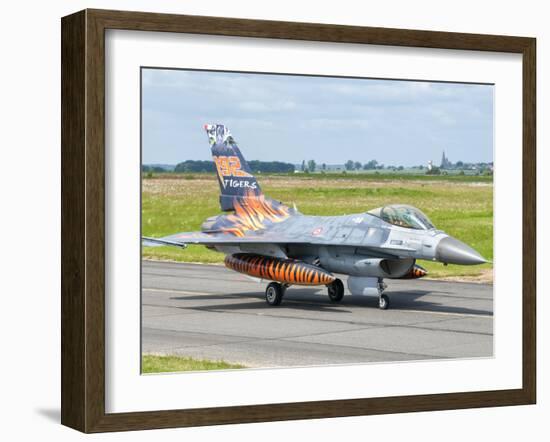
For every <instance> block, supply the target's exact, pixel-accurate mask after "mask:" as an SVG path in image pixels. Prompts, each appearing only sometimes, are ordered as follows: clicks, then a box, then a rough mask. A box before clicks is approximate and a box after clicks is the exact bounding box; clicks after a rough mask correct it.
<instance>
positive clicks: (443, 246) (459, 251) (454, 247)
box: [435, 236, 488, 265]
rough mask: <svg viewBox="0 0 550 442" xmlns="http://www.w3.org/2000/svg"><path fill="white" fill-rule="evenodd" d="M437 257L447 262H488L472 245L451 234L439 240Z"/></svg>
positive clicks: (467, 263) (436, 251)
mask: <svg viewBox="0 0 550 442" xmlns="http://www.w3.org/2000/svg"><path fill="white" fill-rule="evenodd" d="M435 258H436V259H437V260H438V261H440V262H443V263H446V264H460V265H477V264H484V263H486V262H488V261H487V260H486V259H485V258H484V257H483V256H481V255H480V254H479V253H478V252H476V251H475V250H474V249H472V248H471V247H470V246H468V245H466V244H464V243H463V242H461V241H459V240H458V239H455V238H453V237H451V236H447V237H445V238H443V239H442V240H441V241H439V243H438V244H437V246H436V249H435Z"/></svg>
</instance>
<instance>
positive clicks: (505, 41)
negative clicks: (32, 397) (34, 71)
mask: <svg viewBox="0 0 550 442" xmlns="http://www.w3.org/2000/svg"><path fill="white" fill-rule="evenodd" d="M106 29H123V30H139V31H160V32H174V33H192V34H209V35H220V36H240V37H261V38H272V39H290V40H303V41H321V42H335V43H358V44H376V45H390V46H404V47H418V48H440V49H457V50H475V51H494V52H506V53H517V54H521V55H522V64H523V165H522V167H523V295H522V296H523V313H522V314H523V318H522V320H523V337H522V342H523V350H522V351H523V356H522V358H523V359H522V367H523V383H522V387H521V388H518V389H512V390H496V391H476V392H456V393H446V394H428V395H415V396H399V397H380V398H364V399H348V400H331V401H316V402H292V403H282V404H270V405H247V406H231V407H219V408H201V409H188V410H170V411H147V412H135V413H115V414H108V413H106V412H105V388H106V387H105V265H104V263H105V192H106V189H105V76H104V74H105V30H106ZM61 49H62V131H61V132H62V181H61V183H62V201H61V202H62V274H61V276H62V304H61V317H62V336H61V347H62V395H61V396H62V408H61V421H62V424H64V425H67V426H69V427H72V428H75V429H77V430H80V431H83V432H103V431H122V430H141V429H151V428H168V427H184V426H198V425H216V424H230V423H244V422H263V421H279V420H289V419H312V418H326V417H339V416H357V415H369V414H382V413H403V412H412V411H430V410H447V409H460V408H472V407H492V406H505V405H520V404H533V403H535V400H536V322H535V321H536V304H535V290H536V187H535V186H536V151H535V147H536V144H535V133H536V130H535V115H536V105H535V86H536V81H535V80H536V78H535V53H536V41H535V39H533V38H525V37H511V36H496V35H477V34H459V33H450V32H432V31H417V30H405V29H384V28H369V27H357V26H340V25H326V24H312V23H294V22H277V21H263V20H241V19H232V18H217V17H200V16H186V15H169V14H154V13H141V12H122V11H106V10H84V11H80V12H78V13H75V14H73V15H69V16H67V17H64V18H63V19H62V48H61Z"/></svg>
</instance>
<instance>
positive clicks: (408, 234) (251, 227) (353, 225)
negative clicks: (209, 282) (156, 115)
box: [143, 124, 487, 310]
mask: <svg viewBox="0 0 550 442" xmlns="http://www.w3.org/2000/svg"><path fill="white" fill-rule="evenodd" d="M204 129H205V130H206V133H207V135H208V141H209V143H210V147H211V150H212V157H213V159H214V163H215V165H216V170H217V177H218V182H219V185H220V191H221V193H220V206H221V210H222V211H223V212H229V213H226V214H221V215H217V216H213V217H211V218H208V219H206V221H204V223H203V224H202V227H201V231H200V232H182V233H176V234H174V235H170V236H166V237H163V238H148V237H144V238H143V244H144V245H149V246H152V245H169V246H175V247H181V248H185V247H186V246H187V245H188V244H202V245H204V246H206V247H208V248H210V249H214V250H217V251H218V252H221V253H224V254H225V260H224V263H225V265H226V266H227V267H228V268H230V269H232V270H235V271H237V272H240V273H243V274H246V275H249V276H251V277H254V278H258V279H260V280H265V281H269V283H268V284H267V287H266V290H265V299H266V301H267V303H268V304H269V305H271V306H277V305H279V304H280V303H281V301H282V299H283V296H284V295H285V291H286V290H287V289H288V288H289V287H291V286H294V285H306V286H316V285H324V286H326V287H327V289H328V290H327V291H328V296H329V299H330V300H331V301H332V302H339V301H341V300H342V298H343V296H344V284H343V282H342V280H341V279H340V278H338V277H337V275H347V276H348V279H347V285H348V289H349V291H350V292H351V293H352V294H353V295H367V296H377V297H378V306H379V308H381V309H383V310H385V309H387V308H388V307H389V305H390V299H389V297H388V296H387V294H385V293H384V290H385V289H386V287H387V286H386V284H385V283H384V279H416V278H422V277H423V276H425V275H426V274H427V272H426V270H425V269H424V268H422V267H421V266H420V265H418V264H417V263H416V260H417V259H424V260H430V261H438V262H441V263H444V264H461V265H475V264H482V263H485V262H487V261H486V260H485V259H484V258H483V257H482V256H481V255H480V254H479V253H478V252H476V251H475V250H474V249H472V248H471V247H469V246H468V245H466V244H464V243H462V242H460V241H459V240H457V239H455V238H453V237H452V236H450V235H448V234H446V233H445V232H443V231H441V230H438V229H436V227H435V226H434V225H433V223H432V222H431V221H430V220H429V219H428V217H427V216H426V215H425V214H424V213H422V212H421V211H420V210H419V209H417V208H415V207H412V206H409V205H405V204H391V205H387V206H384V207H379V208H376V209H373V210H369V211H367V212H362V213H356V214H352V215H343V216H309V215H303V214H301V213H300V212H299V211H298V210H297V209H296V207H289V206H287V205H285V204H283V203H282V202H280V201H276V200H274V199H272V198H269V197H268V196H266V195H264V194H263V192H262V190H261V188H260V185H259V183H258V181H257V179H256V178H255V177H254V175H253V174H252V170H251V169H250V167H249V165H248V164H247V162H246V160H245V159H244V157H243V155H242V154H241V151H240V149H239V147H238V146H237V144H236V142H235V140H234V138H233V137H232V135H231V132H230V131H229V130H228V128H227V127H225V126H224V125H222V124H207V125H205V126H204Z"/></svg>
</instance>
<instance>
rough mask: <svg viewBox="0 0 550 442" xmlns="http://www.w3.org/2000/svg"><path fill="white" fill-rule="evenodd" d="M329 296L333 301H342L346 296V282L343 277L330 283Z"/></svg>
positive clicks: (328, 286)
mask: <svg viewBox="0 0 550 442" xmlns="http://www.w3.org/2000/svg"><path fill="white" fill-rule="evenodd" d="M327 288H328V297H329V299H330V300H331V301H332V302H340V301H341V300H342V298H343V297H344V283H343V282H342V280H341V279H335V280H334V281H332V282H331V283H330V284H329V285H327Z"/></svg>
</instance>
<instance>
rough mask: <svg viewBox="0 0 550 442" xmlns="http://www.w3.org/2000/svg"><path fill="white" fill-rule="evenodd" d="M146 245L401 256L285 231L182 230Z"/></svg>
mask: <svg viewBox="0 0 550 442" xmlns="http://www.w3.org/2000/svg"><path fill="white" fill-rule="evenodd" d="M142 240H143V245H144V246H153V247H155V246H175V247H181V248H185V247H187V246H188V245H189V244H199V245H205V246H217V245H219V246H223V245H227V246H230V245H234V246H239V245H246V244H249V245H267V244H277V245H281V246H284V245H287V244H312V245H317V246H339V247H342V246H349V247H353V248H356V247H361V248H362V250H363V252H367V253H369V254H370V253H371V254H372V256H374V257H380V258H395V257H397V256H399V255H400V254H399V251H398V250H395V251H393V250H392V251H390V252H389V253H388V251H387V250H380V249H377V248H375V247H368V246H365V245H361V244H357V245H354V244H342V243H338V242H336V241H333V240H323V239H322V238H315V239H313V240H312V239H311V238H303V237H296V236H290V235H287V234H285V233H283V232H262V233H261V234H249V235H246V236H235V235H232V234H228V233H205V232H182V233H176V234H175V235H170V236H165V237H163V238H150V237H143V238H142Z"/></svg>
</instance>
